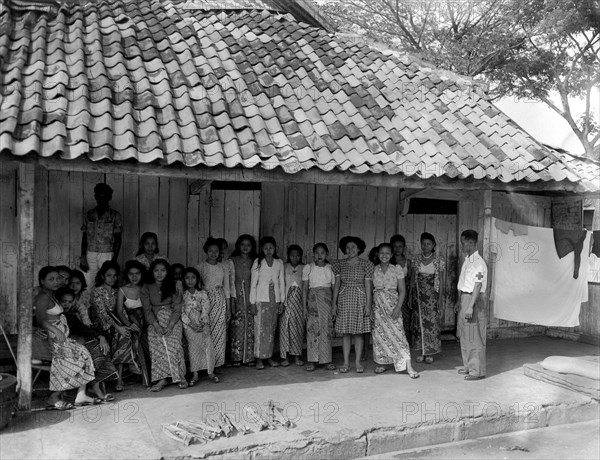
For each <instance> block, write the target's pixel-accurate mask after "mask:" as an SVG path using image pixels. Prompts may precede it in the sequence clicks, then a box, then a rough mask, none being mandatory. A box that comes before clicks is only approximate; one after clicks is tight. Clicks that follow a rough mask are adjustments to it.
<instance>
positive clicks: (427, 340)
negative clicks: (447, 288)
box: [411, 273, 442, 356]
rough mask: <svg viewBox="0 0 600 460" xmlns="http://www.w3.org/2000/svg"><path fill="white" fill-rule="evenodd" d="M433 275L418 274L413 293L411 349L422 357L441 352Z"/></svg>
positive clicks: (436, 294) (438, 315) (438, 316)
mask: <svg viewBox="0 0 600 460" xmlns="http://www.w3.org/2000/svg"><path fill="white" fill-rule="evenodd" d="M434 280H435V275H430V274H425V273H418V274H417V280H416V288H415V290H414V292H413V298H414V304H413V315H412V326H411V336H412V341H413V342H412V348H414V349H416V350H417V352H418V353H419V354H421V355H422V356H428V355H434V354H436V353H440V352H441V351H442V340H441V337H440V312H439V309H438V296H439V295H438V293H437V291H436V290H435V287H434Z"/></svg>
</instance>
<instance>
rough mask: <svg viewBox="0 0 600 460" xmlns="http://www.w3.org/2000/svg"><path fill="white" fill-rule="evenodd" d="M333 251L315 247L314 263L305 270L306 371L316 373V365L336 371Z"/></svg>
mask: <svg viewBox="0 0 600 460" xmlns="http://www.w3.org/2000/svg"><path fill="white" fill-rule="evenodd" d="M328 255H329V249H328V248H327V245H326V244H325V243H317V244H315V245H314V247H313V257H314V262H313V263H311V264H307V265H305V266H304V269H303V270H302V304H303V305H304V311H305V314H306V358H307V360H308V366H306V370H307V371H309V372H312V371H314V370H315V367H316V364H317V363H319V364H326V365H327V366H326V369H327V370H330V371H333V370H335V369H337V368H336V366H335V364H333V363H332V362H331V361H332V356H331V355H332V353H331V337H332V335H333V304H332V301H333V286H334V285H335V275H334V274H333V270H332V269H331V264H330V263H329V261H328V260H327V256H328Z"/></svg>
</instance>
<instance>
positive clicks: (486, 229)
mask: <svg viewBox="0 0 600 460" xmlns="http://www.w3.org/2000/svg"><path fill="white" fill-rule="evenodd" d="M491 233H492V191H491V190H484V191H483V248H482V252H481V255H482V256H483V258H484V260H485V263H486V265H487V268H488V280H487V286H486V287H485V293H486V299H487V310H488V325H489V324H490V323H492V322H493V321H492V317H493V314H494V312H493V308H492V305H493V300H494V299H493V297H492V278H493V276H494V259H493V258H492V256H491V254H490V248H491V247H490V237H491Z"/></svg>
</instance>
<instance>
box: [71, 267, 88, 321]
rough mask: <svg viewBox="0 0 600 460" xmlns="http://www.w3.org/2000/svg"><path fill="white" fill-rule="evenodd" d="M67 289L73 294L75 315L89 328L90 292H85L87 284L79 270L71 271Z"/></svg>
mask: <svg viewBox="0 0 600 460" xmlns="http://www.w3.org/2000/svg"><path fill="white" fill-rule="evenodd" d="M69 287H70V288H71V290H72V291H73V293H74V294H75V305H74V309H75V313H76V314H77V317H78V318H79V321H81V322H82V323H83V324H85V325H86V326H91V325H92V321H91V320H90V314H89V309H90V291H88V290H87V283H86V281H85V275H84V274H83V273H82V272H80V271H79V270H71V277H70V278H69Z"/></svg>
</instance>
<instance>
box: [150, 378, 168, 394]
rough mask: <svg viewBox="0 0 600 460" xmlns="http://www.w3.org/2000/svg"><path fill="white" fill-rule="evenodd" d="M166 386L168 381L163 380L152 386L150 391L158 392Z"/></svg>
mask: <svg viewBox="0 0 600 460" xmlns="http://www.w3.org/2000/svg"><path fill="white" fill-rule="evenodd" d="M166 386H167V382H166V381H164V380H163V381H160V382H158V383H157V384H155V385H153V386H152V387H150V391H152V392H153V393H157V392H159V391H162V390H163V389H164V388H165V387H166Z"/></svg>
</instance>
